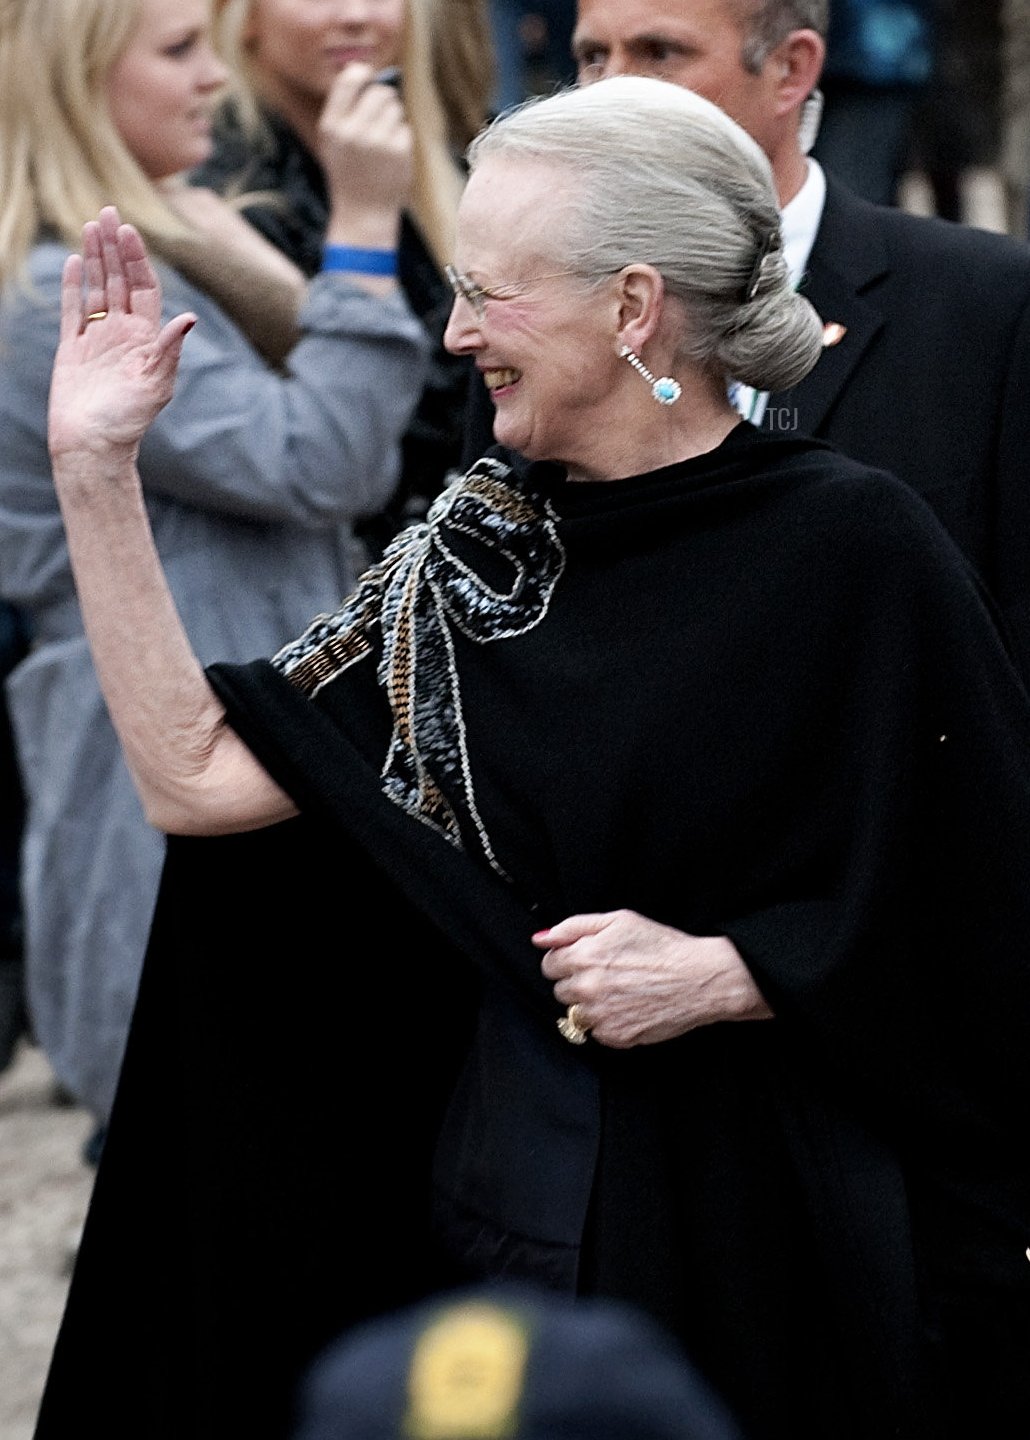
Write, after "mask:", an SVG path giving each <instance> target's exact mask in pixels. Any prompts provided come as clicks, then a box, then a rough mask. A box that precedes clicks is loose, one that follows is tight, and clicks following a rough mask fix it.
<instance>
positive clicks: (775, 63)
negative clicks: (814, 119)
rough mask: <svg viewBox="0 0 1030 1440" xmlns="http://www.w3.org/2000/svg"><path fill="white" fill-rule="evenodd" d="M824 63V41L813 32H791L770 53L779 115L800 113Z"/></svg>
mask: <svg viewBox="0 0 1030 1440" xmlns="http://www.w3.org/2000/svg"><path fill="white" fill-rule="evenodd" d="M825 60H826V42H825V41H824V40H823V37H822V36H821V35H820V34H819V32H818V31H817V30H792V31H791V32H790V34H789V35H788V36H787V37H786V39H785V40H782V41H781V42H780V44H779V45H777V47H776V49H775V50H773V51H772V52H771V53H770V55H769V58H768V60H767V61H766V65H767V66H772V75H773V84H774V86H775V90H776V95H777V100H778V102H779V103H778V107H777V108H778V109H779V111H780V113H781V114H783V115H786V114H789V113H790V111H792V110H800V109H801V107H802V105H804V103H805V101H806V100H807V99H808V97H809V95H811V93H812V91H813V90H814V89H815V87H816V86H817V85H818V83H819V77H820V75H821V74H822V70H823V64H824V62H825Z"/></svg>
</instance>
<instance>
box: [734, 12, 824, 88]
mask: <svg viewBox="0 0 1030 1440" xmlns="http://www.w3.org/2000/svg"><path fill="white" fill-rule="evenodd" d="M733 4H734V5H735V6H736V8H737V11H738V14H739V17H740V22H741V24H742V25H743V27H744V50H743V56H742V59H743V62H744V67H745V69H747V70H750V71H752V72H753V73H755V74H757V73H758V72H759V71H760V70H761V68H762V66H763V65H764V64H765V62H766V60H767V59H768V58H769V55H770V54H771V53H772V51H773V50H775V49H776V47H777V45H779V44H780V43H781V41H783V40H786V38H787V36H788V35H789V34H790V32H791V31H792V30H815V31H817V32H818V34H820V35H821V36H822V37H823V39H824V40H825V39H826V34H827V31H828V30H829V28H830V0H733Z"/></svg>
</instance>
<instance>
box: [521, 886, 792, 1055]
mask: <svg viewBox="0 0 1030 1440" xmlns="http://www.w3.org/2000/svg"><path fill="white" fill-rule="evenodd" d="M533 944H534V945H537V946H539V947H540V948H541V949H545V950H546V951H547V954H546V955H545V956H544V958H543V963H542V968H543V972H544V974H545V975H546V976H547V978H548V980H553V981H554V982H555V986H554V994H555V998H556V999H557V1000H559V1001H560V1002H561V1004H563V1005H575V1006H576V1007H577V1009H576V1021H577V1023H578V1024H579V1025H581V1026H583V1027H584V1028H586V1029H589V1031H590V1033H591V1035H592V1036H593V1038H594V1039H595V1040H598V1041H600V1043H601V1044H602V1045H610V1046H611V1047H612V1048H613V1049H616V1050H624V1049H628V1048H629V1047H630V1046H632V1045H655V1044H657V1043H658V1042H659V1041H662V1040H672V1039H674V1038H675V1037H676V1036H677V1035H683V1034H685V1033H686V1032H687V1031H688V1030H694V1029H696V1028H697V1027H698V1026H699V1025H712V1024H715V1022H716V1021H719V1020H767V1019H769V1018H771V1016H772V1011H771V1010H770V1009H769V1006H768V1005H767V1004H766V1002H765V999H764V997H763V995H762V993H761V991H760V990H759V988H758V986H757V985H756V984H755V982H754V978H753V977H752V975H751V972H750V970H748V968H747V966H746V965H745V964H744V962H743V960H742V959H741V958H740V955H739V953H738V952H737V950H736V948H735V946H734V945H733V943H732V941H730V940H729V939H727V937H726V936H725V935H690V934H688V933H687V932H686V931H684V930H675V929H673V928H672V927H671V926H669V925H660V924H659V923H658V922H657V921H656V920H648V919H647V918H646V917H645V916H643V915H638V914H636V912H635V911H633V910H613V911H610V912H608V913H607V914H603V915H572V916H570V917H569V918H568V919H566V920H562V921H561V923H560V924H558V925H552V926H551V928H550V929H549V930H541V931H538V932H537V934H535V935H534V936H533Z"/></svg>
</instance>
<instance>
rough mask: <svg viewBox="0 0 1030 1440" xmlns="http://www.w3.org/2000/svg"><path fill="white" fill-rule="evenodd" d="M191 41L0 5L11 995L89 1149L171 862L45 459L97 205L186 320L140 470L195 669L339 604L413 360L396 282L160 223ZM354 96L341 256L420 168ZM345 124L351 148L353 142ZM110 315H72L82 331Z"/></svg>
mask: <svg viewBox="0 0 1030 1440" xmlns="http://www.w3.org/2000/svg"><path fill="white" fill-rule="evenodd" d="M210 18H211V17H210V14H209V8H208V4H207V0H178V3H177V4H176V6H175V7H173V8H169V7H168V6H166V5H165V4H164V3H163V0H7V3H5V4H4V5H3V7H2V8H0V301H2V304H0V433H2V435H3V465H2V467H0V589H2V593H3V596H4V598H5V599H7V600H9V601H11V602H13V603H14V604H16V605H17V606H18V607H20V608H21V609H22V611H23V612H24V613H25V614H26V615H27V617H28V620H29V624H30V628H31V632H32V637H33V645H32V649H31V651H30V653H29V655H28V656H27V658H25V659H24V660H23V661H22V662H21V663H20V664H19V665H18V666H17V667H16V669H15V670H14V672H13V674H12V676H11V678H10V681H9V683H8V696H9V701H10V710H11V719H12V724H13V727H14V731H15V737H16V742H17V746H18V755H19V761H20V764H21V767H22V770H23V773H24V779H25V788H26V801H27V822H26V835H25V845H24V866H23V887H24V901H25V905H24V909H25V926H26V971H27V987H28V996H29V1001H30V1005H31V1012H32V1025H33V1029H34V1031H35V1034H36V1036H37V1037H38V1039H39V1041H40V1043H41V1044H42V1046H43V1048H44V1049H45V1051H46V1053H47V1055H48V1057H49V1059H50V1061H51V1064H52V1065H53V1068H54V1070H55V1071H56V1073H57V1076H58V1077H59V1079H60V1080H61V1082H62V1083H63V1085H64V1086H65V1087H67V1089H68V1090H70V1091H71V1092H72V1094H74V1095H75V1097H76V1098H77V1099H78V1100H79V1101H81V1102H82V1103H83V1104H84V1105H85V1106H87V1107H88V1108H89V1110H90V1111H91V1112H92V1113H93V1115H94V1117H95V1119H96V1121H97V1125H98V1127H99V1130H98V1133H102V1127H103V1125H104V1123H105V1122H106V1119H107V1114H108V1109H109V1106H110V1104H111V1098H112V1094H113V1091H114V1086H115V1079H116V1076H117V1072H118V1068H119V1062H120V1059H121V1052H122V1046H123V1041H124V1036H125V1033H126V1030H127V1027H128V1022H129V1015H130V1012H131V1009H132V1006H133V1002H134V997H135V991H136V981H137V977H138V973H139V968H140V965H141V962H142V955H143V949H144V943H145V939H146V935H147V930H148V927H149V923H150V916H151V911H152V907H153V901H154V896H155V894H156V891H157V885H158V877H159V871H160V867H161V864H162V858H163V853H164V841H163V836H162V835H161V834H160V833H159V832H158V831H157V830H156V829H153V828H151V827H150V826H149V825H148V824H147V823H146V821H145V820H144V816H143V811H142V809H141V807H140V805H139V803H138V801H137V800H136V798H135V794H134V791H133V787H132V782H131V780H130V777H129V772H128V770H127V769H126V767H125V763H124V761H123V760H122V759H121V757H120V755H119V751H118V745H117V741H116V739H115V735H114V731H113V730H112V728H111V726H110V723H109V721H108V718H107V714H106V711H105V707H104V703H103V701H102V699H101V696H100V691H99V688H98V686H97V682H96V678H95V675H94V671H93V667H92V664H91V662H90V658H89V652H88V650H87V646H86V640H85V636H84V634H83V631H82V622H81V618H80V614H79V609H78V606H77V604H76V600H75V595H74V587H73V584H72V575H71V567H70V557H69V552H68V547H67V544H66V542H65V539H64V531H63V528H62V524H61V516H60V512H59V508H58V504H57V499H56V497H55V494H54V490H53V484H52V479H51V472H50V464H49V460H48V457H47V446H46V403H47V392H48V388H49V372H50V368H51V365H52V362H53V356H54V352H55V350H56V347H57V340H58V327H59V294H60V277H61V270H62V267H63V264H64V261H65V258H66V256H67V254H68V252H69V248H71V247H72V245H73V244H74V239H75V236H76V235H77V234H78V233H79V232H80V229H81V226H82V224H83V222H84V221H85V220H86V219H87V218H88V217H89V216H90V215H91V214H93V213H95V212H96V210H97V208H98V206H100V205H102V204H104V203H106V202H109V201H116V202H117V203H118V204H119V205H120V206H121V207H122V209H123V210H124V212H125V213H126V214H127V215H131V216H132V217H133V218H134V220H135V222H136V223H137V224H138V225H139V226H140V228H141V230H143V231H144V232H145V233H146V234H147V236H148V237H149V241H150V244H151V246H152V248H153V250H154V252H155V254H156V255H157V256H158V257H160V261H161V273H162V277H163V282H164V285H165V290H166V303H167V304H168V306H169V307H170V310H169V313H174V312H175V311H178V310H181V309H182V308H184V307H185V308H188V309H189V310H190V311H191V313H192V314H194V315H195V316H196V317H197V322H196V331H195V335H194V337H193V338H194V341H195V343H194V345H193V346H192V347H191V354H190V356H189V358H188V360H187V362H186V369H185V373H184V379H183V387H182V389H181V391H180V392H179V394H178V396H177V397H176V401H175V403H174V404H173V405H172V406H171V407H170V408H169V410H168V411H167V412H166V414H165V416H164V417H163V418H162V421H161V423H160V424H159V425H158V426H157V427H156V428H155V429H154V431H153V432H152V433H151V434H150V435H149V436H148V439H147V443H146V445H145V446H144V447H143V451H142V453H141V456H140V467H141V475H142V478H143V500H144V504H145V506H146V510H147V513H148V514H149V517H150V521H151V524H152V525H153V528H154V533H155V536H156V539H157V544H158V548H159V550H160V551H161V553H162V555H163V557H164V560H165V564H166V565H167V567H168V574H169V576H170V579H171V583H172V587H173V589H174V591H175V593H176V596H177V599H178V602H179V605H180V607H181V608H182V613H183V618H184V621H185V624H186V627H187V630H188V631H189V633H190V634H191V635H192V637H193V640H194V643H195V644H196V645H197V647H198V649H199V650H200V652H201V653H206V654H210V655H218V654H222V653H224V652H225V650H226V649H227V648H228V649H229V650H231V651H232V652H233V653H234V654H235V655H237V656H238V657H239V658H241V659H242V658H243V657H245V656H249V655H253V654H254V653H257V652H260V651H261V650H263V649H264V648H266V647H267V646H269V645H273V646H274V645H276V644H278V643H281V641H282V640H283V639H285V638H287V637H288V636H290V635H291V634H293V633H294V631H295V629H296V627H297V626H298V624H301V623H303V622H304V621H305V619H306V618H307V617H308V616H309V614H310V612H311V609H312V606H313V605H316V604H317V605H321V604H323V603H324V601H325V598H326V597H327V596H333V595H335V596H341V595H343V594H345V593H346V591H347V590H348V588H349V587H350V585H351V582H352V580H353V565H352V551H353V535H352V523H353V521H354V520H355V518H357V517H359V516H362V515H365V514H368V513H370V512H373V511H375V510H376V509H377V508H379V507H380V506H382V505H383V504H384V503H385V502H386V501H387V499H388V498H389V496H390V494H391V493H392V490H393V488H394V485H395V482H396V478H397V472H398V460H399V446H398V442H399V437H400V435H401V434H402V432H403V430H404V428H405V426H406V425H407V423H408V420H409V417H410V412H411V408H412V404H413V398H414V396H415V395H416V394H417V392H418V387H419V383H420V380H421V373H422V368H421V367H422V364H423V357H424V349H425V345H424V337H423V334H422V330H421V327H420V326H419V324H418V322H417V320H416V319H415V317H414V316H413V315H412V314H411V312H410V310H409V309H408V307H407V305H406V303H405V302H404V299H403V297H402V295H401V294H400V293H399V291H398V287H397V284H396V281H394V280H393V279H391V278H390V277H389V276H382V275H367V274H363V273H360V272H358V271H355V272H351V273H346V272H339V273H331V274H325V275H320V276H318V277H316V278H315V279H313V280H312V281H311V282H310V285H308V284H307V282H306V281H305V279H304V277H303V276H302V275H300V274H299V272H297V271H296V270H295V268H294V267H293V266H292V265H291V264H289V263H288V262H287V261H286V260H285V259H284V258H283V257H282V256H281V254H279V252H277V251H276V250H275V249H274V248H273V247H272V246H270V245H267V244H266V243H265V242H264V241H263V240H262V239H261V237H260V236H258V235H257V234H256V232H254V231H253V230H251V229H250V228H249V227H247V226H246V225H245V223H244V222H243V221H241V220H239V219H238V217H235V216H234V215H233V214H232V212H231V211H230V210H229V209H228V207H227V206H224V205H221V204H219V205H218V206H209V207H208V211H207V214H206V216H205V217H204V218H205V219H206V220H207V221H208V222H209V223H210V226H211V232H210V233H206V232H201V231H198V230H197V228H196V227H195V226H194V225H193V224H192V223H190V222H187V221H186V220H184V219H183V218H182V216H181V214H180V213H179V212H178V211H177V210H176V208H174V202H175V200H176V193H177V192H176V191H175V188H174V186H175V179H176V177H177V176H178V175H179V174H180V173H181V172H184V171H186V170H188V169H190V168H191V167H193V166H195V165H197V164H199V163H201V162H202V161H203V160H204V159H205V158H206V157H207V155H208V154H209V152H210V148H211V115H212V111H213V109H214V107H215V104H216V103H217V101H218V99H219V96H220V94H221V92H222V89H223V86H224V83H225V79H226V70H225V67H224V66H223V64H222V62H221V61H220V60H219V59H218V58H217V56H216V53H215V51H214V49H213V48H212V44H211V36H210ZM370 75H371V72H370V71H368V70H367V68H363V67H355V69H354V71H353V72H352V74H351V75H350V76H349V77H348V81H347V84H346V85H345V86H344V87H341V90H340V92H339V93H338V96H337V105H338V115H339V126H338V133H337V134H336V135H335V136H334V137H333V139H332V143H331V144H329V145H328V146H327V154H328V155H330V157H331V158H330V165H331V170H332V173H333V174H334V175H335V176H338V177H340V179H341V183H346V185H347V187H348V188H349V190H350V192H351V193H352V194H354V193H358V194H359V198H360V201H361V207H360V208H361V224H362V227H363V228H362V229H361V230H360V231H357V230H355V231H354V232H352V233H350V234H348V232H346V231H345V230H343V229H341V230H340V232H339V238H340V240H341V242H349V243H351V244H352V245H356V246H359V247H360V246H362V245H370V244H372V245H375V244H380V245H381V244H385V243H388V241H389V237H390V236H391V235H392V234H394V233H395V232H396V228H397V224H398V218H399V214H400V210H401V207H402V205H403V203H404V201H405V199H406V197H407V193H408V188H409V183H410V172H411V142H410V134H409V131H408V127H407V125H406V123H405V121H404V118H403V114H402V112H401V108H400V104H399V102H398V101H397V99H396V97H395V96H394V95H393V94H392V92H389V91H387V90H385V89H383V87H375V86H369V85H368V84H367V81H368V79H369V78H370ZM355 117H357V118H358V120H359V121H361V122H363V124H362V126H361V128H360V133H358V134H356V135H355V134H354V133H352V132H348V133H344V131H346V130H347V127H348V125H352V122H353V120H354V118H355ZM370 118H371V119H372V121H374V123H373V124H369V123H368V121H369V119H370ZM373 131H374V133H373ZM362 185H363V186H364V188H363V189H360V188H359V187H360V186H362ZM170 202H172V203H170ZM234 227H235V228H234ZM355 263H356V264H360V256H359V257H358V260H357V261H355ZM106 309H107V307H106V306H105V305H103V304H101V303H99V302H98V303H96V304H92V305H91V306H90V315H91V319H90V326H91V328H94V329H99V328H100V327H101V326H103V324H104V323H105V319H106V315H105V313H104V312H105V311H106ZM270 316H271V317H272V318H273V320H275V321H276V323H277V324H278V323H280V322H282V324H286V323H287V322H288V325H289V326H290V327H292V328H293V329H294V330H295V332H296V335H297V337H298V338H297V339H296V343H295V344H294V345H293V347H292V349H290V350H289V352H288V354H287V355H286V357H285V361H284V363H283V364H282V365H281V366H275V367H273V366H272V365H270V364H269V363H268V362H267V361H266V360H265V359H264V358H263V357H262V354H261V353H260V350H259V346H260V347H261V348H271V343H270V339H269V336H268V335H267V334H265V333H263V331H262V329H261V327H260V326H259V325H258V323H257V322H258V320H259V319H260V320H261V322H262V326H263V325H264V324H265V322H267V320H268V318H269V317H270ZM280 338H281V337H280ZM266 342H269V343H268V344H267V345H266ZM109 558H110V563H111V564H112V565H121V564H123V563H124V557H123V556H120V555H118V554H116V553H112V554H111V556H110V557H109Z"/></svg>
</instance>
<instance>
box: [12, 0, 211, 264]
mask: <svg viewBox="0 0 1030 1440" xmlns="http://www.w3.org/2000/svg"><path fill="white" fill-rule="evenodd" d="M140 10H141V0H0V291H2V290H3V289H5V288H6V287H7V286H8V285H10V284H11V283H12V282H13V281H15V280H19V279H21V278H22V277H23V276H24V266H25V260H26V257H27V256H28V253H29V250H30V249H31V248H32V246H33V245H34V244H35V243H36V241H37V240H38V239H39V236H40V234H41V233H43V232H45V231H48V230H49V231H52V232H54V234H55V235H57V236H58V237H60V239H62V240H63V241H64V242H65V244H67V245H69V246H71V247H73V248H74V247H76V246H77V245H78V243H79V240H80V237H81V233H82V227H83V225H84V224H85V222H86V221H87V220H92V219H94V218H95V217H96V214H97V212H98V211H99V210H100V209H101V207H102V206H104V205H110V204H112V203H115V204H117V205H118V207H119V209H120V211H121V213H122V216H123V218H124V219H126V220H130V221H132V223H133V224H135V225H137V226H139V228H140V230H142V231H143V233H144V234H145V235H146V237H147V239H148V241H149V242H150V244H151V245H152V246H153V247H154V248H155V249H156V250H158V251H159V252H160V251H161V250H162V248H163V246H164V244H167V245H168V246H169V247H174V245H175V243H176V242H178V241H180V240H182V239H183V238H184V237H186V236H187V235H188V234H189V230H188V227H186V226H185V225H184V224H183V222H182V221H181V220H180V219H179V218H178V217H177V216H176V215H175V214H174V213H173V211H172V210H171V209H170V208H169V207H168V205H167V204H166V203H165V201H164V200H163V199H162V197H161V194H160V192H159V191H158V190H157V189H156V187H155V186H154V185H153V183H152V182H151V181H150V180H149V179H148V177H147V176H146V175H145V174H144V172H143V170H142V169H141V168H140V166H139V165H138V164H137V163H136V161H135V160H134V159H133V157H132V155H131V154H130V153H129V150H128V148H127V146H126V144H125V142H124V141H123V140H122V138H121V136H120V135H119V133H118V131H117V130H116V128H115V126H114V123H113V121H112V120H111V116H110V112H109V109H108V104H107V77H108V74H109V72H110V70H111V67H112V65H113V64H114V63H115V61H116V60H117V59H118V57H119V56H120V55H121V53H122V51H123V50H124V49H125V46H126V45H127V44H128V42H129V40H130V39H131V38H132V35H133V33H134V32H135V29H136V26H137V25H138V24H139V20H140Z"/></svg>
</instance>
